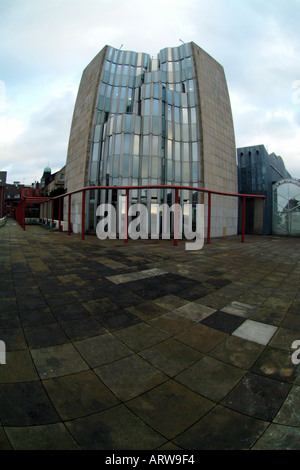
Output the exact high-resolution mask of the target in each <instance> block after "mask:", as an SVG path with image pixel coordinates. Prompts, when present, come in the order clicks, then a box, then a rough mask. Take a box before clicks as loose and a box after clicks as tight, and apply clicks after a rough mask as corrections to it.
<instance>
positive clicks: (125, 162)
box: [122, 155, 129, 183]
mask: <svg viewBox="0 0 300 470" xmlns="http://www.w3.org/2000/svg"><path fill="white" fill-rule="evenodd" d="M128 176H129V155H123V168H122V177H123V178H124V177H125V178H127V177H128ZM123 183H124V182H123Z"/></svg>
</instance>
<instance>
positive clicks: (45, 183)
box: [40, 166, 66, 196]
mask: <svg viewBox="0 0 300 470" xmlns="http://www.w3.org/2000/svg"><path fill="white" fill-rule="evenodd" d="M65 170H66V167H65V166H64V167H63V168H61V169H60V170H59V171H57V172H55V173H53V174H52V173H51V169H50V168H49V167H46V168H45V170H44V173H43V176H42V179H41V191H40V192H41V195H42V196H55V195H58V194H62V193H63V192H64V188H65Z"/></svg>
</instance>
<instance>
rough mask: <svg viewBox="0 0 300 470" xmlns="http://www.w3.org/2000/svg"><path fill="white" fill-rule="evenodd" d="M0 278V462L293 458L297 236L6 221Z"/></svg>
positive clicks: (298, 375)
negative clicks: (289, 453)
mask: <svg viewBox="0 0 300 470" xmlns="http://www.w3.org/2000/svg"><path fill="white" fill-rule="evenodd" d="M0 264H1V272H0V340H1V341H4V342H5V346H6V356H5V358H6V363H5V364H0V449H1V450H9V449H18V450H19V449H20V450H31V449H33V450H35V449H36V450H38V449H41V450H55V449H57V450H60V449H61V450H68V449H69V450H73V449H74V450H75V449H104V450H135V449H136V450H138V449H145V450H146V449H149V450H154V449H156V450H158V449H159V450H202V449H203V450H206V449H207V450H208V449H211V450H217V449H221V450H222V449H236V450H238V449H257V450H260V449H266V450H269V449H274V450H275V449H291V450H299V449H300V445H299V442H300V440H299V438H300V434H299V428H300V414H299V405H300V403H299V396H300V393H299V392H300V389H299V387H300V369H299V365H298V364H293V362H292V354H293V353H294V352H295V350H294V349H293V348H292V344H293V342H294V341H297V340H300V335H299V332H300V326H299V325H300V323H299V318H300V310H299V308H300V285H299V277H300V239H299V238H289V239H285V238H280V237H255V236H246V243H244V244H241V243H240V237H227V238H222V239H213V240H212V243H211V245H209V246H208V245H205V246H204V248H203V249H202V250H200V251H196V252H187V251H185V249H184V242H182V241H179V244H178V247H177V248H175V247H173V244H172V241H168V240H160V241H151V240H137V241H132V240H129V243H128V244H125V243H124V242H123V241H119V240H115V241H100V240H98V239H97V238H96V237H92V236H87V237H86V240H85V241H82V240H81V239H80V236H77V235H74V234H72V235H71V236H68V235H67V234H65V233H58V232H55V231H49V230H48V229H46V228H45V227H41V226H30V227H26V231H25V232H24V231H22V230H21V228H20V227H19V226H18V225H17V224H16V223H15V222H14V221H8V223H7V224H6V225H5V226H4V227H2V228H1V229H0ZM149 270H150V271H149ZM149 273H150V274H149ZM116 276H118V278H116ZM120 276H121V277H120ZM114 280H118V283H115V282H113V281H114ZM299 356H300V354H299Z"/></svg>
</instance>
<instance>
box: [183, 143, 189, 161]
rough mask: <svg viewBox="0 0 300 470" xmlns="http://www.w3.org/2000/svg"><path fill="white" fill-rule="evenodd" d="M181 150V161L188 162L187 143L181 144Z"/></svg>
mask: <svg viewBox="0 0 300 470" xmlns="http://www.w3.org/2000/svg"><path fill="white" fill-rule="evenodd" d="M182 150H183V153H182V160H183V161H184V162H188V161H189V159H190V155H189V144H188V143H183V144H182Z"/></svg>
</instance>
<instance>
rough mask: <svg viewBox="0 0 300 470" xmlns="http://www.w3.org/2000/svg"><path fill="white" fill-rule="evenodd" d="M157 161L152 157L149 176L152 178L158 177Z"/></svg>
mask: <svg viewBox="0 0 300 470" xmlns="http://www.w3.org/2000/svg"><path fill="white" fill-rule="evenodd" d="M158 173H159V159H158V158H157V157H152V160H151V176H152V178H158V176H159V174H158Z"/></svg>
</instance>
